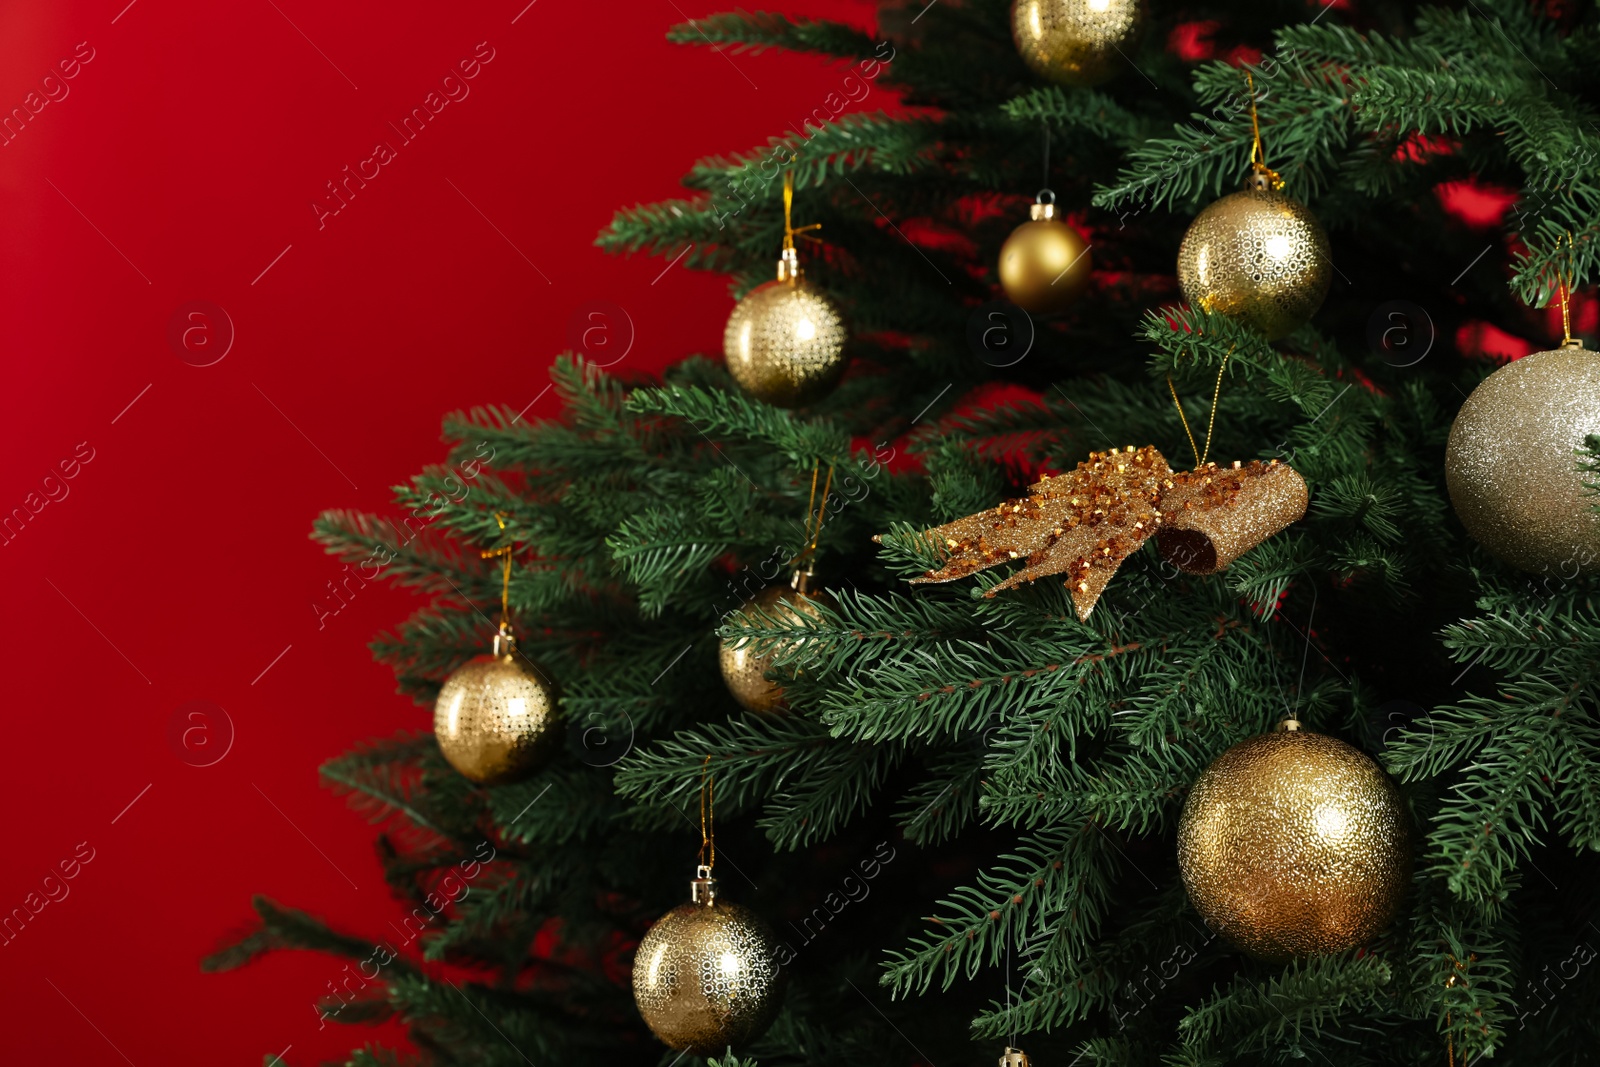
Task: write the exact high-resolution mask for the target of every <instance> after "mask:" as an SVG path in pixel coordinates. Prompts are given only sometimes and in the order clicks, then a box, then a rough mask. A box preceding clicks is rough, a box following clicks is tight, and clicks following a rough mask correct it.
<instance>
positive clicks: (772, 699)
mask: <svg viewBox="0 0 1600 1067" xmlns="http://www.w3.org/2000/svg"><path fill="white" fill-rule="evenodd" d="M819 603H820V604H828V603H830V598H829V597H828V595H827V594H826V593H817V592H811V593H802V592H800V591H798V590H796V589H792V588H790V587H789V586H787V585H775V586H772V587H771V588H770V589H763V590H762V591H761V592H760V593H758V594H756V598H755V599H754V600H752V601H751V602H750V604H748V605H746V606H745V607H742V608H740V609H739V611H738V612H736V613H735V617H736V618H739V617H744V618H750V617H753V616H752V615H751V614H749V613H750V612H751V609H752V608H760V609H761V610H762V611H764V612H765V613H766V614H768V615H773V616H778V617H780V618H791V617H792V618H798V617H799V616H801V615H807V616H810V617H811V618H816V617H817V612H816V608H815V607H814V605H816V604H819ZM776 651H777V650H776V649H774V650H772V651H768V652H765V653H761V654H757V653H756V651H755V650H754V649H753V648H752V647H751V646H750V645H749V644H744V645H740V642H739V640H738V639H736V638H731V637H730V638H724V639H723V641H722V649H721V653H720V659H721V661H722V680H723V681H724V682H727V683H728V692H730V693H732V694H733V699H735V700H737V701H738V702H739V706H740V707H742V708H744V709H745V710H746V711H754V712H759V713H762V714H769V713H778V712H783V711H786V710H788V706H789V705H788V703H787V702H786V701H785V700H784V696H783V687H782V686H780V685H778V684H777V683H776V682H770V681H768V680H767V678H766V673H767V669H768V668H770V667H771V666H772V657H773V656H774V655H775V654H776Z"/></svg>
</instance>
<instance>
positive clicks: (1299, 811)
mask: <svg viewBox="0 0 1600 1067" xmlns="http://www.w3.org/2000/svg"><path fill="white" fill-rule="evenodd" d="M1178 867H1179V870H1180V871H1181V872H1182V874H1183V884H1184V888H1186V889H1187V890H1188V891H1189V900H1190V901H1191V902H1192V903H1193V904H1194V906H1195V910H1197V911H1198V912H1199V913H1200V915H1201V916H1202V917H1203V918H1204V919H1205V921H1206V924H1207V925H1208V926H1210V927H1211V928H1212V929H1213V930H1215V931H1217V932H1218V933H1220V934H1222V935H1223V936H1224V937H1226V938H1227V939H1228V940H1229V941H1232V942H1233V943H1234V944H1235V945H1236V946H1238V947H1239V948H1241V949H1243V950H1244V951H1245V952H1247V953H1249V954H1250V955H1252V956H1255V957H1257V958H1259V959H1263V960H1268V961H1273V962H1282V961H1285V960H1289V959H1292V958H1294V957H1296V956H1312V955H1324V954H1329V953H1336V952H1343V951H1344V950H1346V949H1350V948H1355V947H1356V946H1358V945H1362V944H1365V943H1366V942H1367V941H1369V940H1370V939H1371V938H1372V937H1373V936H1374V935H1375V934H1377V933H1378V932H1379V931H1380V930H1382V929H1383V928H1384V927H1385V926H1386V925H1388V923H1389V920H1390V919H1392V918H1393V917H1394V914H1395V910H1396V908H1398V907H1399V904H1400V897H1401V895H1402V894H1404V892H1405V889H1406V885H1407V883H1408V881H1409V880H1410V876H1411V824H1410V819H1409V817H1408V815H1407V812H1406V809H1405V805H1404V804H1403V803H1402V801H1401V799H1400V793H1399V790H1397V789H1396V788H1395V786H1394V783H1393V782H1391V781H1390V780H1389V778H1388V776H1387V775H1385V774H1384V773H1383V770H1382V768H1380V767H1379V766H1378V765H1377V764H1376V763H1374V762H1373V761H1372V760H1371V759H1370V758H1369V757H1368V756H1366V755H1365V754H1364V753H1362V752H1360V751H1359V750H1357V749H1354V748H1352V747H1350V746H1349V745H1347V744H1345V743H1344V742H1343V741H1340V740H1338V739H1337V738H1333V737H1327V736H1325V735H1323V734H1313V733H1307V732H1305V731H1303V730H1282V731H1279V732H1277V733H1270V734H1263V735H1262V736H1260V737H1252V738H1250V740H1248V741H1243V742H1240V743H1239V744H1237V745H1234V746H1233V747H1232V748H1230V749H1228V751H1226V752H1224V753H1223V754H1222V755H1220V756H1218V757H1217V759H1216V762H1214V763H1212V764H1211V766H1209V767H1207V768H1206V769H1205V770H1204V771H1203V772H1201V774H1200V778H1199V780H1198V781H1196V782H1195V784H1194V787H1193V788H1192V789H1191V790H1190V791H1189V799H1188V800H1187V801H1186V802H1185V804H1184V806H1183V819H1182V821H1181V822H1180V823H1179V826H1178Z"/></svg>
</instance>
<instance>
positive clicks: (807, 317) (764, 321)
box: [722, 278, 846, 408]
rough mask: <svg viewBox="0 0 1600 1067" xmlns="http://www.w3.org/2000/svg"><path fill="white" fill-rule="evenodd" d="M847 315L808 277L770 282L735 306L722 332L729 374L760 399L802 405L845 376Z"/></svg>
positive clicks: (813, 400)
mask: <svg viewBox="0 0 1600 1067" xmlns="http://www.w3.org/2000/svg"><path fill="white" fill-rule="evenodd" d="M845 336H846V331H845V326H844V317H843V316H842V315H841V314H840V313H839V309H838V307H836V306H835V305H834V303H833V301H832V300H830V299H828V296H827V294H826V293H824V292H823V291H822V290H820V289H818V288H817V287H816V286H814V285H812V284H811V283H810V282H808V281H806V280H805V279H804V278H797V279H793V280H778V281H770V282H766V283H764V284H762V285H758V286H756V287H755V288H754V289H752V290H750V292H749V293H748V294H746V295H745V298H744V299H743V300H741V301H739V303H738V304H736V305H735V306H734V309H733V314H732V315H730V316H729V317H728V326H727V329H726V330H724V331H723V335H722V351H723V354H724V356H726V357H727V361H728V373H729V374H731V375H732V376H733V380H734V381H735V382H738V383H739V387H740V388H741V389H743V390H744V391H745V392H746V393H748V394H750V395H751V396H752V397H754V398H756V399H757V400H762V401H765V402H766V403H768V404H775V405H777V406H778V407H785V408H792V407H802V406H804V405H806V404H810V403H813V402H815V401H817V400H820V399H822V398H823V397H824V396H826V395H827V394H828V393H829V392H830V391H831V390H832V389H833V387H834V386H835V385H837V384H838V383H839V378H840V377H841V376H842V375H843V374H844V367H845V357H844V342H845Z"/></svg>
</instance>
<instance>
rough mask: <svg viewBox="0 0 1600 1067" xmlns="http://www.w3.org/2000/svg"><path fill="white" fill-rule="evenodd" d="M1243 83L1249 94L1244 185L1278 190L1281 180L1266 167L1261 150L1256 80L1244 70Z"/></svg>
mask: <svg viewBox="0 0 1600 1067" xmlns="http://www.w3.org/2000/svg"><path fill="white" fill-rule="evenodd" d="M1244 83H1245V86H1246V87H1247V88H1248V89H1249V92H1250V136H1251V140H1250V177H1249V178H1247V179H1246V180H1245V184H1246V185H1248V186H1249V187H1251V188H1253V189H1262V190H1266V189H1271V190H1274V191H1276V190H1278V189H1282V188H1283V178H1282V177H1281V176H1280V175H1279V174H1278V172H1277V171H1275V170H1273V169H1272V168H1271V167H1269V166H1267V163H1266V153H1265V152H1264V151H1263V150H1262V148H1261V118H1260V116H1258V115H1257V114H1256V80H1255V78H1254V77H1252V76H1251V74H1250V71H1249V69H1248V68H1246V70H1245V72H1244Z"/></svg>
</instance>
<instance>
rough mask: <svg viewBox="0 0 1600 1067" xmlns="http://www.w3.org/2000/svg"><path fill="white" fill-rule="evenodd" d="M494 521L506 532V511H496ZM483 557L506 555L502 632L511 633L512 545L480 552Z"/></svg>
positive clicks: (501, 599)
mask: <svg viewBox="0 0 1600 1067" xmlns="http://www.w3.org/2000/svg"><path fill="white" fill-rule="evenodd" d="M494 521H495V522H497V523H499V524H500V532H501V533H505V532H506V513H505V512H503V511H497V512H495V513H494ZM478 556H479V558H481V559H493V558H495V557H496V556H500V557H504V559H505V567H504V569H503V571H502V573H501V577H500V632H501V633H509V632H510V630H511V546H510V545H502V546H501V547H500V548H490V549H486V550H484V551H482V552H479V553H478Z"/></svg>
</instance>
